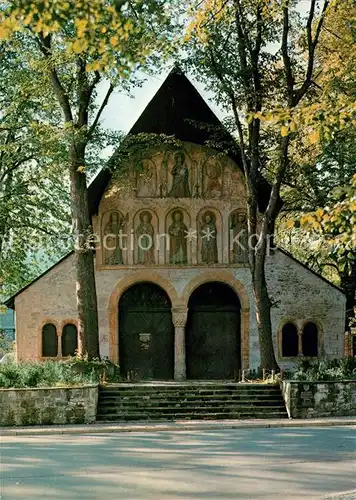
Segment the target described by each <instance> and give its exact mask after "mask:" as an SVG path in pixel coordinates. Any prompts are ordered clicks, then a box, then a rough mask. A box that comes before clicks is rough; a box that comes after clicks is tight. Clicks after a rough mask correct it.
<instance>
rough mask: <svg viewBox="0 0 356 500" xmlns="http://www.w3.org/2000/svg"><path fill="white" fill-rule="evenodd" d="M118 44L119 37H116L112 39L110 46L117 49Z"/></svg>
mask: <svg viewBox="0 0 356 500" xmlns="http://www.w3.org/2000/svg"><path fill="white" fill-rule="evenodd" d="M118 43H119V37H117V36H116V35H114V36H112V37H111V38H110V45H112V46H113V47H116V46H117V45H118Z"/></svg>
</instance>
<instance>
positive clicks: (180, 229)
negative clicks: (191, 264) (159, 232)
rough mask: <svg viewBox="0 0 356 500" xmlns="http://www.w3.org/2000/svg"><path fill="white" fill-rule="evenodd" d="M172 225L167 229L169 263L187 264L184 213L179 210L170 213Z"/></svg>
mask: <svg viewBox="0 0 356 500" xmlns="http://www.w3.org/2000/svg"><path fill="white" fill-rule="evenodd" d="M171 218H172V223H171V225H170V226H169V228H168V235H169V263H170V264H187V263H188V253H187V233H188V228H187V226H186V224H185V222H184V213H183V211H182V210H180V209H176V210H173V212H172V213H171Z"/></svg>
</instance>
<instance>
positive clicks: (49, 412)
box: [0, 385, 98, 426]
mask: <svg viewBox="0 0 356 500" xmlns="http://www.w3.org/2000/svg"><path fill="white" fill-rule="evenodd" d="M97 404H98V387H97V386H96V385H95V386H94V385H93V386H85V387H63V388H62V387H61V388H57V387H49V388H34V389H0V425H1V426H10V425H19V426H22V425H50V424H60V425H61V424H90V423H93V422H95V419H96V410H97Z"/></svg>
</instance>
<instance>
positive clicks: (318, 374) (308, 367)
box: [291, 358, 356, 382]
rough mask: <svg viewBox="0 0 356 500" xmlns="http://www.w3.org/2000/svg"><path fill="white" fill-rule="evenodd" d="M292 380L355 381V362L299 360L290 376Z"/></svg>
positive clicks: (342, 360) (346, 360) (351, 360)
mask: <svg viewBox="0 0 356 500" xmlns="http://www.w3.org/2000/svg"><path fill="white" fill-rule="evenodd" d="M291 379H292V380H306V381H311V382H317V381H319V380H356V360H354V359H352V358H342V359H335V360H326V359H321V360H317V361H310V360H301V361H300V362H299V363H298V366H297V368H296V370H295V371H294V372H293V374H292V376H291Z"/></svg>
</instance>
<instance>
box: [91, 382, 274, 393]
mask: <svg viewBox="0 0 356 500" xmlns="http://www.w3.org/2000/svg"><path fill="white" fill-rule="evenodd" d="M236 389H238V390H239V391H242V390H245V391H249V392H253V391H256V390H257V391H261V390H265V391H273V390H279V385H277V384H241V383H227V384H196V385H195V384H187V385H182V384H171V385H169V384H167V385H162V384H157V385H154V384H138V385H136V384H129V383H126V384H107V385H102V386H101V387H100V390H101V391H105V392H106V391H114V392H117V391H120V392H121V391H124V392H127V391H128V392H130V391H134V392H140V391H143V392H157V391H160V392H171V391H185V392H189V391H194V392H196V391H214V390H224V391H236Z"/></svg>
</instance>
